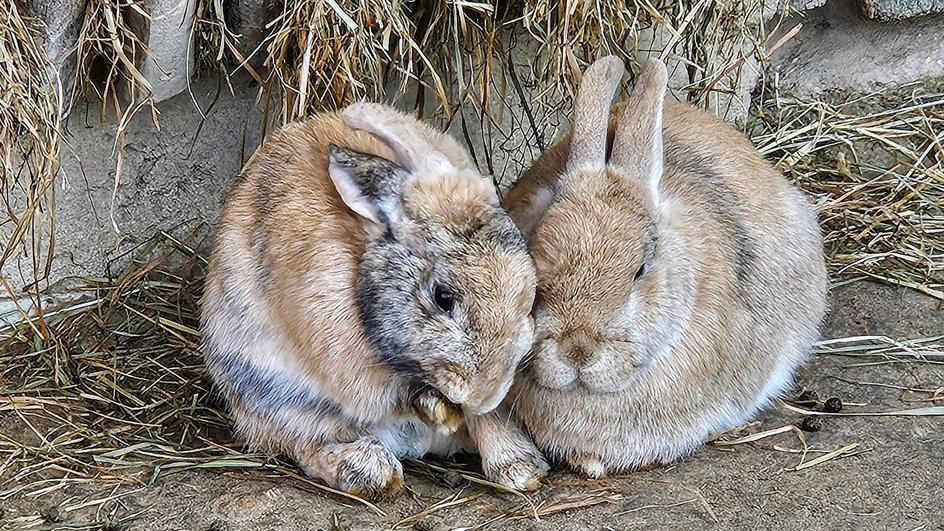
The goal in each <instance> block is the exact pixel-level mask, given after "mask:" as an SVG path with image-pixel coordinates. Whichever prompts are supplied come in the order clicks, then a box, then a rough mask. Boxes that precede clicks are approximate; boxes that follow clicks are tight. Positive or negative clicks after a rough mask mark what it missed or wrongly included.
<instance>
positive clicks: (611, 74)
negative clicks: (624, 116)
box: [567, 55, 626, 172]
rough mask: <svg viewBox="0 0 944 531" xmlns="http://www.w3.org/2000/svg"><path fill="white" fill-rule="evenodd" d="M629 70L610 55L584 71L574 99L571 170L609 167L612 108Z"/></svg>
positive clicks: (617, 58)
mask: <svg viewBox="0 0 944 531" xmlns="http://www.w3.org/2000/svg"><path fill="white" fill-rule="evenodd" d="M625 71H626V70H625V66H624V65H623V61H622V60H621V59H620V58H619V57H616V56H615V55H609V56H606V57H603V58H601V59H597V60H596V61H594V62H593V64H591V65H590V66H589V67H587V71H586V72H584V73H583V77H582V78H581V80H580V86H579V87H577V97H576V99H575V100H574V120H573V121H574V125H573V128H572V130H571V134H570V138H571V140H570V155H569V156H568V157H567V171H569V172H582V171H587V170H600V169H603V167H604V166H606V137H607V131H608V129H609V126H610V107H612V105H613V95H614V94H616V91H617V89H619V83H620V79H622V77H623V73H624V72H625Z"/></svg>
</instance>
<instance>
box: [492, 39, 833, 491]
mask: <svg viewBox="0 0 944 531" xmlns="http://www.w3.org/2000/svg"><path fill="white" fill-rule="evenodd" d="M623 73H624V67H623V63H622V61H620V60H619V59H618V58H616V57H612V56H611V57H607V58H604V59H600V60H599V61H597V62H596V63H594V64H593V65H591V66H590V67H589V68H588V70H587V72H586V73H585V75H584V78H583V80H582V81H581V83H580V87H579V91H578V95H577V98H576V102H575V110H574V120H573V130H572V135H571V137H570V138H567V139H565V140H563V141H562V142H560V143H559V144H558V145H556V146H554V147H552V148H551V149H550V150H548V152H546V153H545V154H544V155H542V157H540V158H539V159H538V161H537V162H535V164H534V166H533V168H531V169H530V170H529V171H527V172H525V173H524V175H523V176H522V178H521V180H520V181H519V183H518V184H517V185H516V186H515V188H514V189H513V190H512V191H511V193H510V194H509V195H508V197H507V198H506V203H505V204H506V205H507V206H508V209H509V213H510V214H511V215H512V218H513V219H515V221H516V222H517V223H518V224H519V226H520V227H522V229H523V232H524V233H525V237H526V239H527V240H528V241H529V247H530V249H531V251H532V255H533V257H534V260H535V264H536V267H537V271H538V292H537V297H536V300H535V309H534V318H535V346H534V352H533V359H531V361H530V364H529V365H528V368H527V369H526V370H525V371H524V373H523V374H522V375H521V376H519V378H518V379H516V383H515V385H514V387H513V388H512V391H511V392H510V393H509V394H508V397H507V398H506V405H507V407H508V408H509V409H510V410H511V411H512V412H513V415H514V417H515V418H516V419H517V420H518V421H520V422H521V423H522V424H523V425H524V426H525V427H526V428H527V430H528V432H530V435H531V436H532V438H533V440H534V442H535V443H536V444H537V446H538V447H539V448H540V449H541V450H543V451H544V452H546V454H547V455H548V457H551V458H553V459H556V460H560V461H564V462H566V463H568V464H570V465H571V466H572V467H574V468H576V469H577V470H579V471H581V472H583V473H584V474H587V475H589V476H592V477H598V476H601V475H604V474H606V473H609V472H614V471H620V470H627V469H632V468H636V467H641V466H645V465H649V464H657V463H667V462H671V461H673V460H675V459H678V458H680V457H682V456H685V455H687V454H689V453H691V452H692V451H694V450H695V449H697V448H698V446H699V445H701V444H702V443H703V441H704V440H705V439H706V438H707V437H708V436H709V435H710V434H712V433H714V432H718V431H721V430H726V429H730V428H733V427H736V426H738V425H740V424H742V423H744V422H746V421H748V420H749V419H751V417H752V416H753V415H755V414H756V413H757V412H758V411H759V410H760V409H761V408H763V407H765V405H767V404H768V403H769V402H770V400H771V399H773V398H775V397H777V396H778V395H779V394H780V393H781V392H783V391H784V390H785V389H786V388H787V387H788V386H789V385H790V384H791V380H792V377H793V374H794V371H795V370H796V369H797V367H798V366H799V365H800V364H802V363H803V362H804V361H805V360H806V359H807V358H808V356H809V355H810V352H811V349H812V345H813V343H814V342H815V341H816V339H817V337H818V330H819V327H820V325H821V322H822V321H823V318H824V315H825V312H826V292H827V275H826V267H825V263H824V258H823V248H822V237H821V234H820V230H819V227H818V225H817V220H816V216H815V214H814V212H813V209H812V208H811V205H810V204H809V202H808V201H807V200H806V199H805V198H804V196H803V195H802V194H801V193H800V192H799V191H798V190H797V189H796V188H795V187H793V186H792V185H790V184H789V183H788V182H787V181H786V180H785V179H784V178H783V176H782V175H780V174H779V173H778V172H777V171H776V170H774V168H772V167H771V166H770V165H769V164H768V163H767V162H765V161H764V159H763V158H762V157H761V156H760V155H759V154H758V153H757V151H756V150H755V149H754V148H753V146H752V145H751V144H750V142H749V141H748V140H747V139H746V138H744V136H743V135H741V134H740V133H739V132H737V131H735V130H734V129H733V128H731V127H730V126H728V125H726V124H724V123H722V122H721V121H720V120H718V119H716V118H714V117H712V116H709V115H708V114H706V113H704V112H701V111H698V110H695V109H694V108H692V107H690V106H688V105H685V104H682V103H678V102H675V101H671V100H670V101H665V92H666V77H667V76H666V70H665V66H664V65H663V63H661V62H660V61H657V60H653V61H650V62H649V63H648V64H647V65H646V66H645V68H644V70H643V72H642V73H641V75H640V76H639V78H638V80H637V82H636V86H635V88H634V90H633V92H632V95H631V97H630V100H629V102H628V104H627V105H626V106H625V109H624V110H622V112H621V113H620V114H619V115H618V117H617V119H616V120H615V124H616V125H615V131H611V135H612V145H611V147H610V149H609V150H608V149H607V147H608V142H607V137H608V134H607V130H608V121H609V117H610V114H611V101H612V98H613V95H614V93H615V92H616V91H617V89H618V87H619V82H620V78H621V77H622V75H623ZM610 129H613V128H612V127H610ZM608 153H609V156H608ZM509 426H511V427H512V428H513V427H514V425H513V424H511V425H509ZM511 437H512V436H511V435H507V436H506V438H509V439H510V438H511ZM514 437H518V438H519V439H520V437H521V435H520V434H517V435H514ZM516 447H518V448H520V447H521V445H520V444H510V445H506V446H505V448H502V449H499V448H490V449H489V450H488V452H487V453H483V461H486V462H484V466H485V467H486V468H488V467H489V466H492V464H491V463H489V462H487V461H488V459H486V456H487V454H496V455H502V456H503V457H502V459H503V460H504V461H505V462H512V461H513V460H511V459H509V458H508V456H507V455H508V454H512V453H514V452H515V450H514V448H516ZM518 452H519V455H520V456H521V460H523V461H524V460H527V459H528V456H529V455H530V454H531V453H533V449H529V448H525V449H524V450H519V451H518Z"/></svg>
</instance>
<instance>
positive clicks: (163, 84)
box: [141, 0, 196, 102]
mask: <svg viewBox="0 0 944 531" xmlns="http://www.w3.org/2000/svg"><path fill="white" fill-rule="evenodd" d="M146 5H147V8H148V14H149V15H150V17H149V19H148V22H147V23H146V24H147V26H148V29H147V53H146V54H145V57H144V59H143V61H142V64H141V74H143V75H144V77H145V78H147V80H148V82H149V83H150V84H151V89H152V94H151V96H152V98H153V99H154V101H156V102H159V101H164V100H166V99H168V98H171V97H173V96H176V95H177V94H180V93H181V92H183V91H184V90H186V89H187V84H188V83H189V80H190V74H191V72H192V71H193V46H191V42H190V41H191V34H192V30H193V20H194V18H193V14H194V9H195V7H196V0H149V1H148V2H147V4H146Z"/></svg>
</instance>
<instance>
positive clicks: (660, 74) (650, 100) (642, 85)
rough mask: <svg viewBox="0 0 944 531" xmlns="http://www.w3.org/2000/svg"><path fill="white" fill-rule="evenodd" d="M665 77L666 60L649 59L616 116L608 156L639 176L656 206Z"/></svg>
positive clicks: (615, 163) (659, 172)
mask: <svg viewBox="0 0 944 531" xmlns="http://www.w3.org/2000/svg"><path fill="white" fill-rule="evenodd" d="M667 80H668V73H667V72H666V69H665V63H663V62H662V61H660V60H658V59H650V60H649V62H648V63H646V66H645V68H643V70H642V73H641V74H639V78H638V79H637V81H636V86H635V87H634V88H633V92H632V94H631V95H630V97H629V104H628V105H626V109H625V110H624V111H623V115H622V116H620V118H619V122H618V124H617V126H616V136H615V138H614V140H613V151H612V153H611V155H610V164H612V165H614V166H616V167H618V168H620V169H621V170H622V171H624V172H625V173H626V174H628V175H631V176H632V177H633V178H637V179H639V180H640V181H641V182H642V183H643V184H644V185H645V186H646V189H648V190H649V194H650V197H651V198H652V201H653V204H656V205H658V204H659V180H660V179H661V178H662V166H663V157H662V108H663V106H664V103H665V91H666V83H667Z"/></svg>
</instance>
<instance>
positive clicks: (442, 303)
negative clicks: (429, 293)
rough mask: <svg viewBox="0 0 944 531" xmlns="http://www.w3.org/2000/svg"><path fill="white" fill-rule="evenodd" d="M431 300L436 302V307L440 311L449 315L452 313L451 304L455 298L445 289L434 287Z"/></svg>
mask: <svg viewBox="0 0 944 531" xmlns="http://www.w3.org/2000/svg"><path fill="white" fill-rule="evenodd" d="M433 300H434V301H436V306H439V309H440V310H442V311H444V312H446V313H449V312H451V311H452V306H453V304H455V301H456V296H455V294H454V293H452V292H451V291H449V290H447V289H446V288H444V287H442V286H436V288H435V289H434V290H433Z"/></svg>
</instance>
